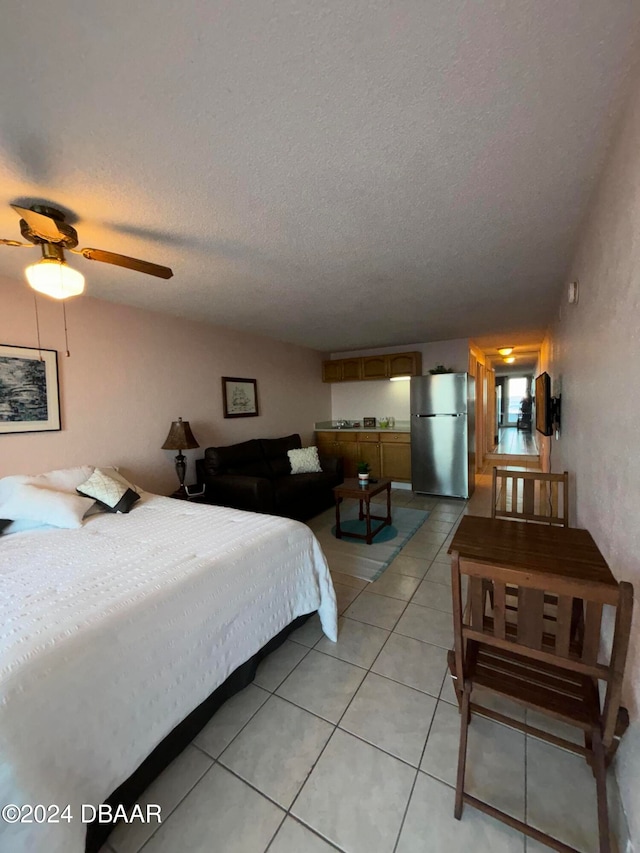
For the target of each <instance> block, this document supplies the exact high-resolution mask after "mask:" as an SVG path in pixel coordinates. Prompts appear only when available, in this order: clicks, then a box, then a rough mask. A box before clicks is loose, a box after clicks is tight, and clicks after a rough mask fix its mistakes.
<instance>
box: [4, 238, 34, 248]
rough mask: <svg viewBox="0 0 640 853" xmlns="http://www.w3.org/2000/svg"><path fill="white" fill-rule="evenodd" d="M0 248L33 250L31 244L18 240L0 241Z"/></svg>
mask: <svg viewBox="0 0 640 853" xmlns="http://www.w3.org/2000/svg"><path fill="white" fill-rule="evenodd" d="M0 246H20V248H22V249H33V243H21V242H20V240H0Z"/></svg>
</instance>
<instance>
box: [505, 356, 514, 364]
mask: <svg viewBox="0 0 640 853" xmlns="http://www.w3.org/2000/svg"><path fill="white" fill-rule="evenodd" d="M502 360H503V361H504V362H506V363H507V364H513V362H514V361H515V358H514V357H513V356H511V358H503V359H502Z"/></svg>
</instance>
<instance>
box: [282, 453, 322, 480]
mask: <svg viewBox="0 0 640 853" xmlns="http://www.w3.org/2000/svg"><path fill="white" fill-rule="evenodd" d="M287 456H288V457H289V462H290V463H291V473H292V474H319V473H320V472H321V471H322V468H321V467H320V460H319V459H318V448H317V447H301V448H300V449H299V450H287Z"/></svg>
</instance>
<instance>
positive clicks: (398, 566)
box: [385, 551, 431, 578]
mask: <svg viewBox="0 0 640 853" xmlns="http://www.w3.org/2000/svg"><path fill="white" fill-rule="evenodd" d="M430 564H431V561H430V560H427V559H422V558H419V557H408V556H407V555H406V554H405V553H404V551H401V552H400V554H399V555H398V556H397V557H396V558H395V560H394V561H393V562H392V563H390V564H389V566H388V567H387V570H386V572H385V574H388V573H389V572H391V573H395V574H399V575H406V576H407V577H412V578H423V577H424V576H425V575H426V573H427V571H428V569H429V566H430Z"/></svg>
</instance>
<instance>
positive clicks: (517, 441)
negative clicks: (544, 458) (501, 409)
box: [494, 427, 538, 456]
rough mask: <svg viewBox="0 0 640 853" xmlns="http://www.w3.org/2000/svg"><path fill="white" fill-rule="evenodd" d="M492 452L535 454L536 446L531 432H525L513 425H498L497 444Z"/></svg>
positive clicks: (536, 451) (520, 454)
mask: <svg viewBox="0 0 640 853" xmlns="http://www.w3.org/2000/svg"><path fill="white" fill-rule="evenodd" d="M494 453H500V454H509V455H516V456H537V455H538V447H537V445H536V440H535V438H534V436H533V432H526V431H525V430H520V429H516V428H515V427H500V430H499V433H498V444H497V446H496V449H495V450H494Z"/></svg>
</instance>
